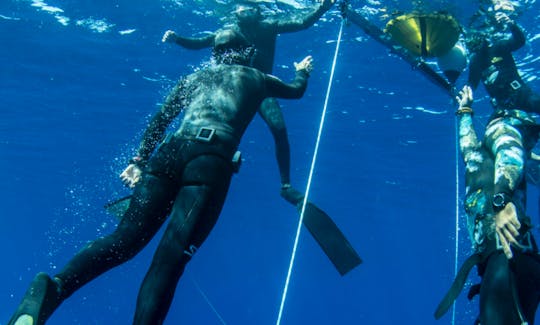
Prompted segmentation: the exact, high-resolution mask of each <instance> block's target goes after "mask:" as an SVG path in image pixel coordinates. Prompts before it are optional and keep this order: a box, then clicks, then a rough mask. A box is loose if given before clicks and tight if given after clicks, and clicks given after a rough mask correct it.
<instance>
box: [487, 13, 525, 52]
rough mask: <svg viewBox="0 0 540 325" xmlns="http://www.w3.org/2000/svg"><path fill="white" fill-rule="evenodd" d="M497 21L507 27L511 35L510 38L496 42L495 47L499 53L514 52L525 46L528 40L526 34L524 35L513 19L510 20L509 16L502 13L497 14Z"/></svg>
mask: <svg viewBox="0 0 540 325" xmlns="http://www.w3.org/2000/svg"><path fill="white" fill-rule="evenodd" d="M495 19H496V20H497V23H499V24H501V25H505V26H506V28H508V30H509V31H510V33H511V36H510V37H508V38H505V39H501V40H499V41H497V42H495V44H493V47H494V48H495V49H496V51H497V52H500V51H512V52H513V51H515V50H517V49H520V48H521V47H522V46H523V45H525V42H526V41H527V39H526V38H525V33H523V30H522V29H521V27H519V26H518V25H517V24H516V23H515V22H514V21H513V20H512V19H510V17H508V15H506V14H505V13H502V12H498V13H496V14H495Z"/></svg>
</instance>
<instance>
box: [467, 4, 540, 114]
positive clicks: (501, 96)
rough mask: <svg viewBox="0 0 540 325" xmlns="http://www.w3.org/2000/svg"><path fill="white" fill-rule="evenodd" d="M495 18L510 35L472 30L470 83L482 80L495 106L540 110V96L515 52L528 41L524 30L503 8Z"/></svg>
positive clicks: (470, 39) (468, 41)
mask: <svg viewBox="0 0 540 325" xmlns="http://www.w3.org/2000/svg"><path fill="white" fill-rule="evenodd" d="M495 19H496V22H497V23H498V24H499V25H502V26H506V29H505V30H507V31H509V32H510V35H506V37H500V38H496V37H489V36H488V35H487V33H484V32H472V35H471V36H469V37H468V38H467V49H468V50H469V52H470V55H471V56H470V61H469V77H468V84H469V85H470V86H471V87H472V89H473V90H474V89H476V87H477V86H478V84H479V83H480V81H482V83H483V84H484V87H485V88H486V91H487V93H488V94H489V96H490V97H491V98H492V101H493V105H494V106H495V107H502V108H509V109H519V110H523V111H527V112H535V113H540V96H539V95H538V94H537V93H535V92H533V91H532V89H531V88H530V87H529V86H528V85H527V84H526V83H525V82H524V81H523V79H522V78H521V76H520V75H519V72H518V69H517V67H516V62H515V61H514V57H513V56H512V52H513V51H516V50H518V49H520V48H521V47H523V45H524V44H525V41H526V39H525V35H524V33H523V30H522V29H521V28H520V27H519V26H518V25H517V24H516V23H515V22H514V21H512V20H511V19H510V18H509V17H508V16H507V15H506V14H505V13H503V12H497V13H496V14H495Z"/></svg>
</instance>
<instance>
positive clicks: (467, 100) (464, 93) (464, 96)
mask: <svg viewBox="0 0 540 325" xmlns="http://www.w3.org/2000/svg"><path fill="white" fill-rule="evenodd" d="M456 100H457V102H458V103H459V107H471V106H472V103H473V100H474V99H473V92H472V88H471V86H468V85H465V86H464V87H463V89H461V90H460V91H459V96H456Z"/></svg>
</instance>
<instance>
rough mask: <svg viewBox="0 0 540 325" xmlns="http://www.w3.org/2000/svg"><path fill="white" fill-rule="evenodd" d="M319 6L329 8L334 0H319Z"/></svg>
mask: <svg viewBox="0 0 540 325" xmlns="http://www.w3.org/2000/svg"><path fill="white" fill-rule="evenodd" d="M320 2H321V6H322V7H325V8H330V7H332V5H333V4H334V3H335V2H336V0H320Z"/></svg>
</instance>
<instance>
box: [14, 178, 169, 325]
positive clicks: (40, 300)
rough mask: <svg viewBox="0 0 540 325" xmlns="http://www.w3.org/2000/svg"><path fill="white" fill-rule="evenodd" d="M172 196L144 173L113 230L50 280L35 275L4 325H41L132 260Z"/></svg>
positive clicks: (154, 229)
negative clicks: (89, 286) (86, 287)
mask: <svg viewBox="0 0 540 325" xmlns="http://www.w3.org/2000/svg"><path fill="white" fill-rule="evenodd" d="M175 194H176V191H175V187H174V186H172V184H171V183H170V182H169V181H164V180H161V179H159V178H157V177H155V176H152V175H148V174H146V175H145V176H144V177H143V179H142V180H141V184H139V185H138V186H137V187H136V188H135V191H134V193H133V198H132V199H131V204H130V206H129V208H128V210H127V211H126V214H125V215H124V217H123V219H122V221H121V222H120V224H119V225H118V227H117V229H116V230H115V231H114V232H113V233H112V234H110V235H108V236H105V237H102V238H99V239H97V240H95V241H93V242H92V243H90V244H88V245H87V246H86V247H85V248H83V249H82V250H81V251H80V252H79V253H77V254H76V255H75V256H74V257H73V259H72V260H71V261H70V262H69V263H68V264H67V265H66V266H65V267H64V269H63V270H62V271H61V272H60V273H58V274H57V275H56V276H55V277H54V279H51V278H50V277H49V276H47V275H46V274H44V273H39V274H38V275H37V276H36V277H35V279H34V281H33V282H32V284H31V286H30V288H29V290H28V291H27V293H26V295H25V297H24V298H23V301H22V302H21V304H20V305H19V308H18V309H17V311H16V312H15V314H14V315H13V317H12V320H11V321H10V322H9V323H8V324H16V325H22V324H32V325H35V324H44V323H45V321H46V320H47V319H48V318H49V317H50V315H51V314H52V313H53V312H54V310H55V309H56V308H57V307H58V306H59V305H60V304H61V303H62V301H63V300H64V299H66V298H67V297H69V296H70V295H71V294H73V292H75V291H76V290H77V289H79V288H80V287H82V286H83V285H84V284H86V283H88V282H89V281H91V280H92V279H94V278H96V277H97V276H99V275H100V274H102V273H104V272H105V271H107V270H109V269H111V268H113V267H114V266H117V265H119V264H121V263H123V262H125V261H127V260H128V259H130V258H131V257H133V256H134V255H135V254H136V253H137V252H139V251H140V250H141V249H142V248H143V247H144V246H145V245H146V244H147V243H148V242H149V241H150V239H151V238H152V236H153V235H154V234H155V233H156V232H157V230H158V229H159V227H160V226H161V224H162V223H163V221H164V220H165V218H166V216H167V214H168V212H169V211H170V207H171V205H172V201H173V200H174V196H175ZM24 320H26V321H24Z"/></svg>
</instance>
